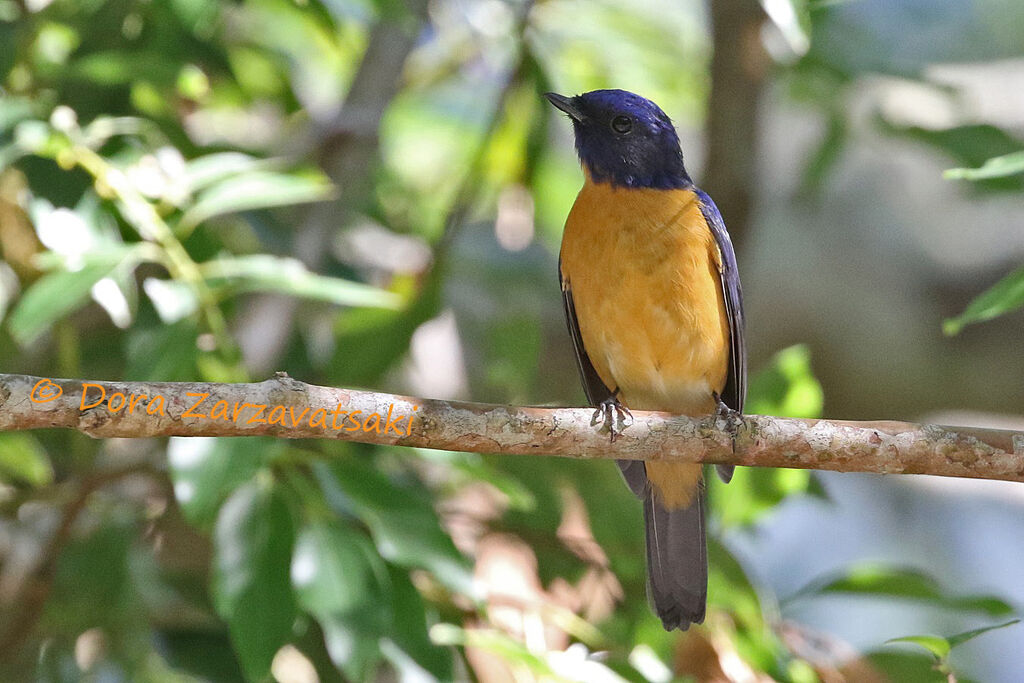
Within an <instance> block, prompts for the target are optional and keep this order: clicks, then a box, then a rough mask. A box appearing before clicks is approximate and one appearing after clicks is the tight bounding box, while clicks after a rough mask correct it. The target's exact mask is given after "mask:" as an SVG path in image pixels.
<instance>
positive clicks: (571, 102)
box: [544, 92, 586, 121]
mask: <svg viewBox="0 0 1024 683" xmlns="http://www.w3.org/2000/svg"><path fill="white" fill-rule="evenodd" d="M544 97H546V98H548V102H550V103H551V104H553V105H555V107H556V108H557V109H561V110H562V111H564V112H565V113H566V114H568V115H569V118H571V119H572V120H573V121H582V120H583V119H584V118H586V117H585V115H584V113H583V112H582V111H581V110H580V108H579V107H578V106H577V105H576V102H575V99H576V98H575V97H566V96H565V95H559V94H558V93H555V92H546V93H544Z"/></svg>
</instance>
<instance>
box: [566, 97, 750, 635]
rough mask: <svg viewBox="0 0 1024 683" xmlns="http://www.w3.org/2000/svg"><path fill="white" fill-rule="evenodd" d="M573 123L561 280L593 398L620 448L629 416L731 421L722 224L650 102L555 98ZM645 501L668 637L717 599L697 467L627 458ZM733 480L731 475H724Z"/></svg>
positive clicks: (655, 589) (737, 355) (738, 369)
mask: <svg viewBox="0 0 1024 683" xmlns="http://www.w3.org/2000/svg"><path fill="white" fill-rule="evenodd" d="M546 97H547V98H548V100H549V101H550V102H551V103H552V104H553V105H554V106H555V107H557V108H558V109H560V110H562V111H563V112H565V113H566V114H568V116H569V118H570V119H571V120H572V126H573V130H574V132H575V136H576V151H577V152H578V154H579V158H580V162H581V165H582V166H583V172H584V176H585V181H584V184H583V188H582V189H581V190H580V192H579V195H578V196H577V197H576V202H575V204H573V207H572V211H571V212H570V213H569V217H568V220H567V221H566V224H565V233H564V235H563V237H562V249H561V254H560V257H559V277H560V280H561V287H562V299H563V303H564V307H565V315H566V320H567V322H568V326H569V333H570V335H571V336H572V341H573V346H574V348H575V352H576V360H577V364H578V366H579V371H580V375H581V377H582V379H583V387H584V390H585V392H586V395H587V400H588V401H590V403H591V404H592V405H594V406H595V407H597V409H598V410H597V412H596V413H595V418H599V419H600V420H601V421H603V422H605V423H606V424H607V425H608V427H609V429H610V430H611V437H612V439H614V438H615V436H616V433H617V429H619V428H617V427H616V424H615V418H616V417H618V418H619V420H620V424H621V423H623V422H625V420H626V416H627V415H628V411H629V409H630V408H633V409H636V410H661V411H669V412H673V413H678V414H684V415H689V416H706V415H711V414H719V415H722V414H724V415H726V416H729V417H735V415H736V414H737V413H739V412H742V410H743V401H744V398H745V395H746V372H747V371H746V347H745V344H744V337H743V335H744V328H743V298H742V293H741V290H740V280H739V273H738V271H737V265H736V255H735V252H734V251H733V247H732V242H731V240H730V239H729V233H728V232H727V231H726V228H725V223H724V222H723V221H722V216H721V214H720V213H719V211H718V208H717V207H716V206H715V203H714V202H713V201H712V200H711V197H709V196H708V195H707V194H706V193H704V192H703V191H701V190H700V189H698V188H697V187H696V185H694V183H693V180H691V179H690V176H689V174H688V173H687V172H686V168H685V166H684V165H683V154H682V151H681V149H680V146H679V136H678V135H677V133H676V130H675V127H674V126H673V125H672V121H671V120H670V119H669V117H668V116H666V115H665V113H664V112H663V111H662V110H661V109H660V108H659V107H658V106H657V105H656V104H654V103H653V102H651V101H650V100H647V99H645V98H643V97H640V96H639V95H635V94H633V93H630V92H626V91H624V90H595V91H593V92H588V93H585V94H583V95H578V96H576V97H565V96H563V95H558V94H555V93H548V94H547V95H546ZM618 464H619V467H620V468H621V470H622V473H623V475H624V477H625V479H626V483H627V484H628V485H629V487H630V489H631V490H632V491H633V493H634V494H636V495H637V497H639V498H640V499H641V500H642V501H643V510H644V525H645V527H646V545H647V579H648V581H647V585H648V594H649V596H650V599H651V602H652V603H653V606H654V610H655V612H656V613H657V615H658V616H659V617H660V618H661V620H662V623H663V624H664V626H665V628H666V629H668V630H672V629H674V628H679V629H683V630H685V629H687V628H688V627H689V626H690V624H692V623H701V622H702V621H703V620H704V613H705V610H706V603H707V581H708V579H707V576H708V566H707V543H706V540H705V531H704V510H703V506H704V503H703V498H704V483H703V480H702V476H701V474H702V468H701V466H700V465H699V464H678V463H670V462H658V461H649V462H643V461H633V460H620V461H618ZM717 469H718V473H719V476H721V478H722V479H723V480H724V481H728V480H729V479H730V477H731V476H732V468H731V467H728V466H718V468H717Z"/></svg>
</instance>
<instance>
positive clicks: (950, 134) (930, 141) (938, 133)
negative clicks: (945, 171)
mask: <svg viewBox="0 0 1024 683" xmlns="http://www.w3.org/2000/svg"><path fill="white" fill-rule="evenodd" d="M881 125H882V127H883V128H884V129H886V130H887V131H889V132H890V133H893V134H896V135H902V136H906V137H908V138H909V139H911V140H916V141H917V142H921V143H924V144H926V145H931V146H932V147H934V148H936V149H938V150H939V151H941V152H943V153H945V154H947V155H948V156H949V157H951V158H952V159H953V160H954V161H955V162H956V163H958V164H959V165H960V166H962V167H964V168H968V169H970V168H978V167H984V164H985V163H986V162H988V160H989V159H993V158H996V157H1003V156H1008V155H1012V154H1016V153H1017V152H1019V150H1020V149H1021V148H1022V147H1024V142H1022V141H1021V140H1019V139H1017V138H1015V137H1013V136H1012V135H1010V134H1009V133H1007V132H1006V131H1004V130H1003V129H1001V128H997V127H995V126H992V125H988V124H977V125H967V126H956V127H954V128H946V129H943V130H933V129H930V128H922V127H918V126H899V125H895V124H891V123H888V122H885V121H883V122H882V124H881ZM974 180H975V181H976V183H977V185H976V187H979V188H981V189H987V190H1011V191H1014V192H1019V191H1021V190H1022V189H1024V177H1018V176H1015V175H1009V174H999V175H991V176H987V177H984V178H982V177H976V178H974Z"/></svg>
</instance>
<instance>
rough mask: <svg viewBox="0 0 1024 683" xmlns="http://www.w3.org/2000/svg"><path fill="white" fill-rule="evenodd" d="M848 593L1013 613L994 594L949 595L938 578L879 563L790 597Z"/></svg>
mask: <svg viewBox="0 0 1024 683" xmlns="http://www.w3.org/2000/svg"><path fill="white" fill-rule="evenodd" d="M828 594H847V595H866V596H878V597H891V598H902V599H905V600H918V601H923V602H927V603H931V604H934V605H937V606H940V607H946V608H949V609H953V610H958V611H971V612H984V613H985V614H989V615H991V616H1003V615H1006V614H1011V613H1012V612H1013V608H1012V607H1011V606H1010V605H1009V604H1007V603H1006V602H1005V601H1003V600H1001V599H999V598H997V597H994V596H991V595H971V596H961V597H958V596H953V595H949V594H948V593H947V592H946V591H945V590H944V589H943V588H942V586H941V585H939V583H938V582H937V581H935V579H933V578H932V577H930V576H928V575H927V574H925V573H924V572H921V571H918V570H916V569H906V568H899V567H889V566H885V565H879V564H862V565H856V566H854V567H851V568H850V569H847V570H845V571H842V572H837V573H835V574H830V575H827V576H825V577H823V578H821V579H818V580H816V581H813V582H812V583H811V584H809V585H808V586H806V587H804V588H802V589H800V590H799V591H797V592H796V593H795V594H794V595H793V596H792V597H791V598H789V600H793V599H795V598H798V597H806V596H811V595H828Z"/></svg>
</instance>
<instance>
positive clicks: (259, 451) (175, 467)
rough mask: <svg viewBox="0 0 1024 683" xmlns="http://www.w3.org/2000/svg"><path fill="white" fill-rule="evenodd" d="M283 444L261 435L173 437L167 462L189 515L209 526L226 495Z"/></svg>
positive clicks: (168, 446) (192, 519)
mask: <svg viewBox="0 0 1024 683" xmlns="http://www.w3.org/2000/svg"><path fill="white" fill-rule="evenodd" d="M190 400H191V399H190ZM205 414H208V413H205ZM282 448H283V446H282V445H281V443H280V442H279V441H277V440H274V439H267V438H260V437H239V438H230V439H218V438H214V437H187V438H185V437H171V440H170V442H169V443H168V444H167V462H168V465H169V468H170V474H171V481H172V482H173V484H174V496H175V498H177V500H178V505H180V506H181V510H182V512H183V513H184V514H185V518H186V519H187V520H188V521H189V522H191V523H192V524H195V525H196V526H198V527H200V528H203V529H205V528H208V527H209V526H210V525H211V524H212V523H213V521H214V520H215V519H216V517H217V510H218V509H219V508H220V505H221V502H222V501H223V500H224V498H226V497H227V496H228V495H229V494H230V493H231V492H232V491H234V490H235V488H237V487H238V486H240V485H241V484H242V483H244V482H246V481H248V480H249V479H251V478H252V476H253V475H254V474H255V473H256V472H257V470H259V469H260V467H262V465H263V463H264V462H266V460H267V459H268V458H270V457H272V455H273V454H274V453H275V452H277V451H280V450H281V449H282Z"/></svg>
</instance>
